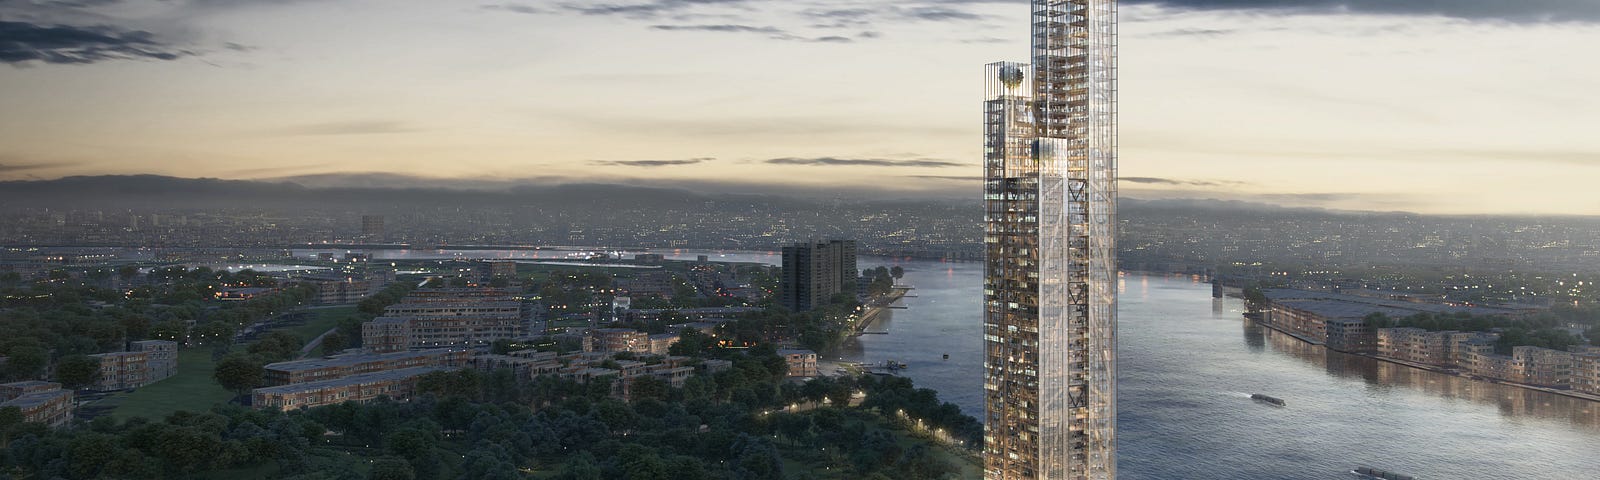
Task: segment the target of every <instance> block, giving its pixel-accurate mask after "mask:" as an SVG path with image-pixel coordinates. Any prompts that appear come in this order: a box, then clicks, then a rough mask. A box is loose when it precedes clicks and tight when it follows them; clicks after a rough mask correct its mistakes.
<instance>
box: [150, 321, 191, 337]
mask: <svg viewBox="0 0 1600 480" xmlns="http://www.w3.org/2000/svg"><path fill="white" fill-rule="evenodd" d="M150 336H151V337H155V338H156V339H159V340H171V341H174V342H179V343H182V342H183V341H184V340H187V339H188V337H189V326H188V325H184V323H183V322H180V321H177V320H167V321H163V322H157V323H156V324H155V325H152V326H151V327H150Z"/></svg>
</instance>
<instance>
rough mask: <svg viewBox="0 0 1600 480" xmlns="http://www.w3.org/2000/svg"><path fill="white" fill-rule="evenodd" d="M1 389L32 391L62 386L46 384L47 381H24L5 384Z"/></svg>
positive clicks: (54, 383)
mask: <svg viewBox="0 0 1600 480" xmlns="http://www.w3.org/2000/svg"><path fill="white" fill-rule="evenodd" d="M0 387H11V388H20V389H23V390H27V389H30V388H41V387H44V388H60V387H61V384H59V383H56V382H46V381H43V380H23V381H20V382H11V383H3V384H0Z"/></svg>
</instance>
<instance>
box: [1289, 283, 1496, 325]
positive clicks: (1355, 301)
mask: <svg viewBox="0 0 1600 480" xmlns="http://www.w3.org/2000/svg"><path fill="white" fill-rule="evenodd" d="M1263 293H1265V294H1266V295H1267V298H1269V299H1271V300H1272V301H1273V303H1278V304H1282V305H1284V306H1287V307H1290V308H1294V309H1297V310H1303V311H1307V312H1311V313H1315V314H1317V315H1321V316H1324V317H1328V318H1361V317H1365V316H1367V315H1369V314H1372V313H1382V314H1384V315H1388V316H1390V317H1409V316H1412V315H1416V314H1418V313H1436V314H1439V313H1472V314H1478V315H1504V314H1508V313H1512V312H1511V311H1510V310H1506V309H1503V308H1495V307H1481V306H1480V307H1458V306H1453V305H1443V304H1437V303H1418V302H1407V301H1402V300H1393V299H1388V298H1376V297H1368V296H1359V295H1346V294H1342V293H1334V292H1319V291H1311V290H1293V289H1284V288H1274V289H1268V290H1265V291H1264V292H1263Z"/></svg>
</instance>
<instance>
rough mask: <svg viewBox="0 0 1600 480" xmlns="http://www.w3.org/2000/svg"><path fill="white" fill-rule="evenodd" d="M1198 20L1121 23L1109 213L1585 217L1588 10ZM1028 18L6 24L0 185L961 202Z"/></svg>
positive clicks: (986, 6)
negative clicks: (1269, 208) (446, 185)
mask: <svg viewBox="0 0 1600 480" xmlns="http://www.w3.org/2000/svg"><path fill="white" fill-rule="evenodd" d="M1190 3H1194V4H1198V5H1201V6H1200V7H1189V6H1185V5H1186V4H1190ZM1209 3H1210V4H1226V5H1229V6H1230V7H1236V8H1209V7H1206V6H1205V5H1207V4H1208V2H1193V1H1166V2H1160V1H1143V2H1133V1H1129V2H1124V6H1123V7H1122V26H1121V31H1120V34H1121V35H1120V45H1121V70H1120V80H1121V85H1120V90H1121V92H1120V93H1121V100H1122V103H1121V142H1122V149H1121V173H1122V176H1123V178H1124V180H1123V183H1122V189H1123V191H1124V194H1125V195H1126V196H1132V197H1141V198H1171V197H1178V198H1182V197H1191V198H1224V199H1240V200H1250V201H1261V202H1267V203H1275V204H1283V205H1295V206H1322V207H1330V208H1342V209H1360V210H1408V211H1417V212H1424V213H1556V214H1590V215H1595V214H1600V193H1597V190H1596V188H1595V186H1594V185H1595V183H1596V180H1600V134H1596V133H1595V132H1596V130H1597V128H1600V93H1596V92H1595V90H1594V88H1595V85H1596V83H1595V81H1596V79H1597V78H1600V66H1597V65H1600V64H1596V63H1595V62H1594V61H1592V59H1594V58H1600V26H1597V25H1600V23H1597V22H1600V8H1596V7H1594V6H1592V4H1590V2H1588V1H1587V0H1584V1H1578V0H1573V1H1572V2H1571V3H1565V2H1563V1H1562V0H1532V1H1531V3H1529V5H1536V7H1537V8H1540V9H1548V12H1549V14H1548V15H1535V14H1528V15H1521V14H1517V15H1513V14H1510V13H1507V12H1500V11H1496V10H1495V9H1494V8H1490V7H1483V8H1478V7H1477V6H1475V5H1478V4H1485V5H1487V4H1490V3H1492V2H1487V0H1485V1H1482V2H1479V1H1477V0H1462V2H1461V3H1460V4H1459V7H1460V8H1455V7H1450V8H1445V9H1442V10H1439V9H1433V7H1427V6H1425V5H1436V4H1438V3H1439V2H1425V1H1421V0H1418V1H1414V2H1410V3H1412V4H1417V5H1420V6H1417V7H1415V8H1410V7H1405V8H1401V7H1396V6H1395V5H1399V4H1406V3H1407V2H1404V1H1398V0H1397V1H1394V2H1388V1H1385V2H1372V1H1367V0H1359V1H1352V2H1343V4H1344V5H1346V6H1345V7H1333V8H1323V7H1325V6H1326V5H1325V4H1334V3H1341V2H1324V1H1317V0H1298V1H1297V0H1283V1H1279V2H1273V1H1250V0H1232V1H1226V2H1209ZM1446 3H1449V2H1446ZM1498 3H1504V2H1498ZM78 5H93V6H90V7H83V6H78ZM1366 5H1371V6H1370V7H1369V6H1366ZM1451 8H1454V9H1453V10H1452V9H1451ZM1539 11H1540V12H1544V11H1545V10H1539ZM1027 14H1028V8H1027V6H1026V4H1025V3H1021V2H1015V1H998V0H995V1H960V0H916V1H882V2H861V1H854V2H846V1H832V0H818V1H801V2H795V1H783V2H780V1H766V0H617V2H615V3H605V2H564V1H521V2H518V1H511V2H471V1H437V0H428V1H424V0H404V1H402V0H322V1H318V0H300V1H284V0H279V1H270V0H258V1H250V0H101V1H89V2H83V1H79V2H61V1H50V0H31V1H22V2H7V3H3V4H0V45H8V44H7V40H8V38H7V37H8V36H9V37H13V38H28V39H32V40H30V42H33V43H15V42H13V43H11V44H9V45H8V46H3V47H0V61H3V62H5V63H8V64H9V66H0V178H7V179H48V178H56V177H61V176H67V175H97V174H133V173H155V174H164V175H174V176H185V177H198V176H204V177H220V178H242V179H278V178H288V177H296V178H306V177H307V176H318V175H328V174H358V175H357V176H358V177H359V174H364V173H367V172H382V173H386V174H398V175H407V176H421V177H442V178H450V179H456V180H458V181H463V182H467V183H470V181H479V180H483V181H493V182H501V183H505V182H513V183H514V182H518V181H527V182H574V181H582V182H625V183H644V184H651V183H655V184H675V185H694V186H697V187H703V188H722V189H727V190H730V191H806V190H810V189H820V190H826V189H829V188H837V187H862V188H871V189H880V190H882V191H884V195H886V196H926V195H936V196H938V195H942V196H961V195H972V196H974V197H975V196H976V195H977V191H978V185H977V183H976V182H975V181H974V180H973V178H975V177H976V176H978V175H979V174H980V173H981V172H980V171H979V167H978V158H979V155H980V150H981V143H980V139H979V136H978V130H979V128H978V127H979V122H980V121H981V119H980V117H979V115H978V112H979V106H980V103H981V100H982V99H981V87H982V84H983V78H982V77H981V73H982V66H983V64H985V63H988V62H992V61H1001V60H1018V61H1025V60H1026V57H1027V53H1028V52H1027V32H1028V31H1027V28H1028V27H1027ZM73 42H77V43H73ZM8 49H9V50H8ZM319 178H320V179H321V180H323V181H340V180H339V179H348V178H350V177H348V176H343V175H340V176H325V177H311V179H319ZM383 178H389V177H383Z"/></svg>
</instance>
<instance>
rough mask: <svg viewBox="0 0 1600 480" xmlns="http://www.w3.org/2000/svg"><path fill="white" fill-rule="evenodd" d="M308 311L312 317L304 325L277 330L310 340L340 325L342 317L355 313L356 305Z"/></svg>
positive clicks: (304, 340) (303, 340)
mask: <svg viewBox="0 0 1600 480" xmlns="http://www.w3.org/2000/svg"><path fill="white" fill-rule="evenodd" d="M306 313H310V314H311V315H312V318H311V320H309V321H307V322H306V323H305V324H304V325H294V326H288V327H284V328H280V329H276V330H279V331H284V332H289V333H293V334H295V336H298V337H300V341H302V342H310V341H311V339H314V338H317V336H318V335H322V333H323V332H327V331H328V329H331V328H334V327H338V326H339V320H340V319H343V318H345V317H348V316H351V315H355V313H356V307H355V306H354V305H346V306H340V307H331V308H318V309H312V310H306Z"/></svg>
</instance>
